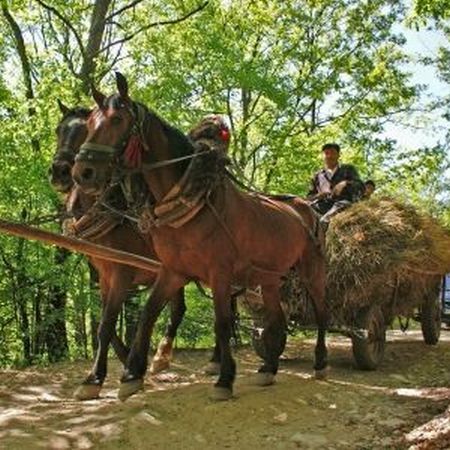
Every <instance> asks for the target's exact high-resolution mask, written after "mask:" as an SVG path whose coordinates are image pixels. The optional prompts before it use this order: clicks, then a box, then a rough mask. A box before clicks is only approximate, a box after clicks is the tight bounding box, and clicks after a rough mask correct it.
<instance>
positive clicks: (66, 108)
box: [56, 98, 70, 116]
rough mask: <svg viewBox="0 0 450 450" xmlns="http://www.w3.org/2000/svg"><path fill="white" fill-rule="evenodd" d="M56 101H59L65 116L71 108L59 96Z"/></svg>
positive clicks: (60, 108)
mask: <svg viewBox="0 0 450 450" xmlns="http://www.w3.org/2000/svg"><path fill="white" fill-rule="evenodd" d="M56 101H57V102H58V106H59V110H60V111H61V112H62V114H63V116H65V115H66V114H67V113H68V112H69V111H70V108H68V107H67V106H66V105H65V104H64V103H63V102H62V101H61V100H60V99H59V98H57V99H56Z"/></svg>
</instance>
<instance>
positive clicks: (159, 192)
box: [143, 124, 182, 202]
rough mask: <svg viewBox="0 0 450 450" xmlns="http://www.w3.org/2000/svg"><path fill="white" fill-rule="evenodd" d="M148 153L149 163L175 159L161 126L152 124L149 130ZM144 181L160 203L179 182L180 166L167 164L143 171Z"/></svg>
mask: <svg viewBox="0 0 450 450" xmlns="http://www.w3.org/2000/svg"><path fill="white" fill-rule="evenodd" d="M146 143H147V147H148V152H149V153H150V155H151V162H153V163H154V162H164V161H168V160H170V159H173V158H175V157H176V155H174V154H173V153H172V152H171V149H170V144H169V139H168V137H167V136H166V134H165V132H164V130H163V128H162V125H161V124H154V125H152V126H151V128H150V133H149V136H148V138H147V142H146ZM143 176H144V179H145V181H146V183H147V186H148V188H149V190H150V192H151V193H152V195H153V196H154V198H155V200H156V202H158V201H160V200H161V199H163V198H164V197H165V195H166V194H167V193H168V192H169V191H170V190H171V189H172V188H173V186H174V185H175V184H176V183H177V182H178V181H179V180H180V178H181V176H182V173H181V172H180V165H179V164H177V163H175V164H169V165H167V166H166V167H159V168H157V169H153V170H148V171H144V174H143Z"/></svg>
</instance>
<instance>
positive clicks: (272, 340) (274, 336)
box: [256, 285, 286, 386]
mask: <svg viewBox="0 0 450 450" xmlns="http://www.w3.org/2000/svg"><path fill="white" fill-rule="evenodd" d="M262 293H263V300H264V309H265V322H264V331H263V333H262V339H263V342H264V349H265V358H264V364H263V365H262V366H261V368H260V369H259V370H258V374H257V377H256V383H257V384H258V385H260V386H267V385H270V384H272V383H273V382H274V380H275V375H276V373H277V371H278V365H279V358H280V355H281V354H282V353H283V351H284V347H285V345H286V318H285V316H284V313H283V310H282V309H281V305H280V289H279V286H278V285H270V286H264V287H263V291H262Z"/></svg>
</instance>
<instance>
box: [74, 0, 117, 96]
mask: <svg viewBox="0 0 450 450" xmlns="http://www.w3.org/2000/svg"><path fill="white" fill-rule="evenodd" d="M110 4H111V0H96V2H95V4H94V10H93V12H92V18H91V26H90V28H89V37H88V42H87V45H86V49H85V55H84V59H83V64H82V66H81V71H80V78H81V81H82V83H83V92H84V93H85V94H89V92H90V86H91V84H92V83H93V81H94V73H95V69H96V61H95V58H96V57H97V55H98V52H99V50H100V46H101V44H102V40H103V34H104V31H105V26H106V22H105V19H106V16H107V13H108V9H109V6H110Z"/></svg>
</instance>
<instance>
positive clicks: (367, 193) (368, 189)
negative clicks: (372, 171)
mask: <svg viewBox="0 0 450 450" xmlns="http://www.w3.org/2000/svg"><path fill="white" fill-rule="evenodd" d="M364 186H365V190H364V197H365V198H370V197H371V196H372V194H373V193H374V192H375V182H374V181H372V180H367V181H366V182H365V183H364Z"/></svg>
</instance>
